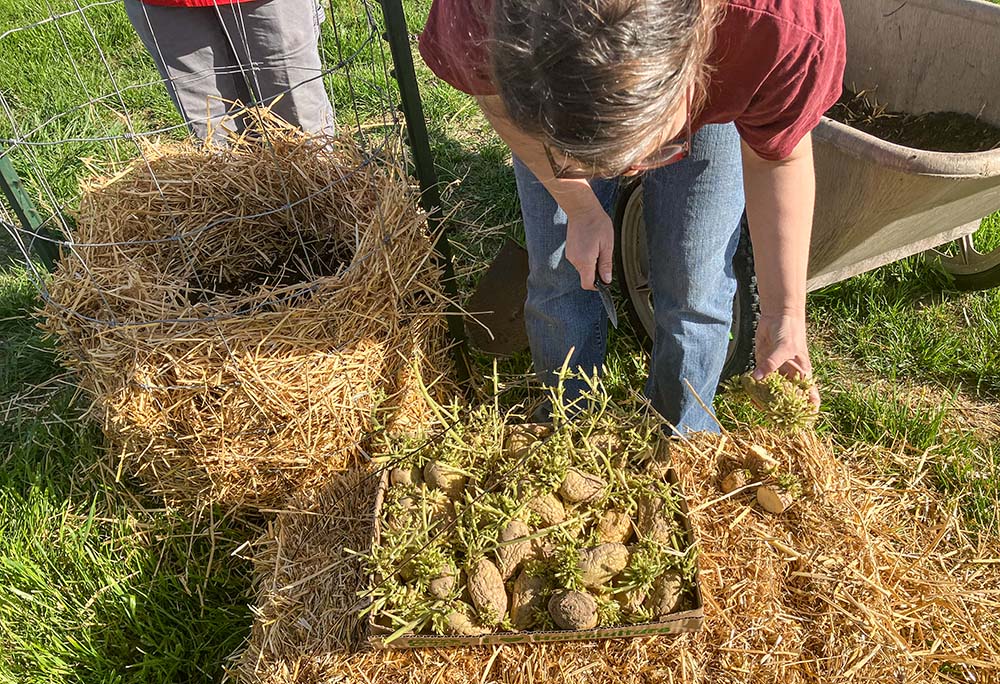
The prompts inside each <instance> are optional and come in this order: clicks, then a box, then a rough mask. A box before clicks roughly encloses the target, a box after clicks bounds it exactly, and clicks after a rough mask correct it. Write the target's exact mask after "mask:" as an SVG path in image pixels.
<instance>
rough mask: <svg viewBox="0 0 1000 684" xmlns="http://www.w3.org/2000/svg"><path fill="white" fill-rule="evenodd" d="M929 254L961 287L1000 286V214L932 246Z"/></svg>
mask: <svg viewBox="0 0 1000 684" xmlns="http://www.w3.org/2000/svg"><path fill="white" fill-rule="evenodd" d="M986 223H989V224H990V225H985V224H986ZM930 256H931V257H932V258H934V259H937V261H938V262H939V263H940V264H941V267H942V268H943V269H944V270H945V271H946V272H947V273H948V274H949V275H951V277H952V280H953V281H954V283H955V287H957V288H958V289H960V290H989V289H991V288H994V287H997V286H1000V218H994V219H993V220H990V219H987V221H986V222H984V225H983V227H981V228H979V229H978V230H976V231H975V232H972V233H970V234H969V235H966V236H965V237H963V238H961V239H959V240H955V241H953V242H949V243H948V244H947V245H942V246H941V247H938V248H936V249H934V250H931V252H930Z"/></svg>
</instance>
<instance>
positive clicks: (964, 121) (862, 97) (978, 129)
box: [826, 88, 1000, 152]
mask: <svg viewBox="0 0 1000 684" xmlns="http://www.w3.org/2000/svg"><path fill="white" fill-rule="evenodd" d="M826 115H827V116H828V117H830V118H831V119H833V120H835V121H839V122H841V123H844V124H847V125H848V126H850V127H851V128H856V129H858V130H859V131H863V132H865V133H868V134H870V135H874V136H875V137H877V138H881V139H882V140H885V141H888V142H891V143H895V144H897V145H903V146H904V147H913V148H916V149H919V150H928V151H930V152H986V151H988V150H993V149H997V148H1000V128H998V127H997V126H993V125H991V124H988V123H986V122H985V121H982V120H980V119H978V118H976V117H974V116H971V115H969V114H961V113H958V112H928V113H926V114H907V113H905V112H896V111H892V110H890V109H888V107H887V105H885V104H879V103H878V101H877V100H876V99H875V94H874V92H872V91H861V92H858V93H855V92H853V91H851V90H848V89H847V88H845V89H844V94H843V95H842V96H841V97H840V100H838V101H837V104H835V105H834V106H833V107H831V108H830V110H829V111H828V112H827V113H826Z"/></svg>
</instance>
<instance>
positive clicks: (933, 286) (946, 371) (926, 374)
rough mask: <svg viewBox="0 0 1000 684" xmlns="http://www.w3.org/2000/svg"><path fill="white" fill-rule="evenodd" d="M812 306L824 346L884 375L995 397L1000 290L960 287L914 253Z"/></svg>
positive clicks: (818, 295) (999, 388)
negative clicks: (930, 382) (932, 382)
mask: <svg viewBox="0 0 1000 684" xmlns="http://www.w3.org/2000/svg"><path fill="white" fill-rule="evenodd" d="M809 303H810V311H811V316H812V319H813V321H814V322H821V328H823V329H824V331H825V332H826V333H827V334H826V336H825V337H826V338H829V339H825V340H824V344H829V346H830V347H831V349H832V350H833V351H835V352H836V353H839V354H842V355H846V356H848V357H850V358H852V359H854V360H855V361H856V362H857V363H858V364H859V365H860V366H862V367H864V368H866V369H868V370H871V371H873V372H876V373H878V374H879V375H880V376H881V377H885V378H890V379H891V378H902V377H911V378H914V379H918V378H919V379H923V380H928V379H934V380H938V381H940V382H942V383H944V384H946V385H948V386H950V387H955V386H961V387H962V388H963V389H964V390H966V391H970V392H972V393H973V394H975V395H977V396H979V397H983V398H988V399H995V398H996V397H997V396H998V395H1000V355H998V354H997V352H996V339H997V335H998V333H1000V328H998V326H1000V290H992V291H985V292H974V293H967V292H958V291H956V290H954V289H952V287H951V284H950V281H949V279H948V277H947V276H946V275H945V274H943V273H941V272H940V271H939V270H938V269H937V268H936V267H935V266H933V265H931V264H928V263H926V262H925V261H924V260H923V259H921V258H916V257H914V258H910V259H906V260H903V261H900V262H896V263H893V264H889V265H887V266H883V267H882V268H880V269H877V270H875V271H872V272H870V273H866V274H863V275H860V276H855V277H854V278H851V279H849V280H846V281H843V282H841V283H837V284H835V285H831V286H830V287H827V288H824V289H822V290H819V291H817V292H814V293H812V294H811V295H810V297H809Z"/></svg>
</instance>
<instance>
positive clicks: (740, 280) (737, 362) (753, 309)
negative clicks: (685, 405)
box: [614, 181, 760, 382]
mask: <svg viewBox="0 0 1000 684" xmlns="http://www.w3.org/2000/svg"><path fill="white" fill-rule="evenodd" d="M640 187H641V185H640V183H639V182H635V181H633V182H629V183H628V184H626V185H623V186H622V188H621V189H620V192H619V195H618V199H617V201H616V203H615V211H614V221H615V281H616V282H617V283H618V290H619V294H620V295H621V297H620V300H621V301H623V302H624V303H625V310H626V312H627V314H628V318H629V321H630V322H631V324H632V327H633V328H634V329H635V331H636V334H637V335H638V336H639V338H640V339H641V341H642V343H643V345H644V346H645V347H646V348H647V349H650V348H651V347H652V340H653V330H651V329H649V328H647V326H646V323H644V321H643V317H642V316H640V315H639V313H638V311H637V307H638V306H646V307H649V308H650V310H651V308H652V303H651V302H649V301H648V298H647V299H646V301H645V302H642V301H640V302H636V301H635V300H634V299H633V297H632V293H631V291H630V289H629V282H628V280H627V277H628V276H627V273H626V268H625V266H624V263H625V260H626V259H627V258H629V254H627V253H626V251H624V250H631V249H632V246H633V245H635V244H636V243H635V241H634V240H632V239H623V236H624V237H627V238H628V237H630V236H629V231H630V230H634V229H636V226H635V225H630V226H626V225H624V222H625V220H626V216H630V215H631V218H630V219H629V220H630V221H631V222H634V221H637V220H640V219H637V218H636V214H638V216H640V217H641V215H642V212H641V211H638V212H637V211H636V209H635V207H632V211H629V209H630V207H629V203H630V202H633V201H641V199H640V198H641V194H640V195H636V190H638V189H639V188H640ZM644 235H645V228H644V227H643V236H644ZM647 268H648V266H647ZM733 270H734V272H735V275H736V295H735V297H734V298H733V327H732V330H731V332H730V343H729V349H728V351H727V354H726V362H725V365H724V366H723V368H722V376H721V377H720V382H723V381H725V380H728V379H729V378H731V377H733V376H735V375H739V374H740V373H745V372H746V371H748V370H750V369H751V368H753V365H754V337H755V335H756V332H757V320H758V318H759V317H760V306H759V302H758V298H757V276H756V275H755V273H754V263H753V247H752V245H751V244H750V232H749V230H748V229H747V222H746V216H745V215H744V217H743V221H742V228H741V235H740V244H739V247H738V248H737V249H736V254H735V256H734V257H733ZM647 320H648V317H647Z"/></svg>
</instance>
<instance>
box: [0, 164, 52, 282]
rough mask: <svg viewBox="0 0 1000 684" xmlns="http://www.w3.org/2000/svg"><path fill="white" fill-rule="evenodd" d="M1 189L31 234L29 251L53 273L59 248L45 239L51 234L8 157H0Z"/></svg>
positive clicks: (22, 224)
mask: <svg viewBox="0 0 1000 684" xmlns="http://www.w3.org/2000/svg"><path fill="white" fill-rule="evenodd" d="M0 189H2V190H3V194H4V196H5V197H6V198H7V201H8V202H9V203H10V206H11V208H12V209H13V210H14V214H15V215H17V218H18V220H19V221H20V222H21V226H22V227H23V228H24V230H25V231H27V232H28V233H30V235H29V236H28V237H29V238H30V239H29V242H28V248H29V250H32V251H34V252H35V253H36V254H37V255H38V258H39V259H41V260H42V263H43V264H45V267H46V268H47V269H49V270H50V271H51V270H52V268H53V267H54V266H55V263H56V259H58V258H59V248H58V247H57V246H56V243H55V242H53V241H51V240H46V239H45V236H48V235H49V233H48V231H46V230H45V229H44V228H43V227H42V218H41V216H39V215H38V211H37V210H36V209H35V203H34V202H32V201H31V197H29V196H28V193H27V191H25V189H24V185H23V184H22V183H21V178H20V176H18V175H17V171H15V170H14V166H13V164H11V163H10V159H8V158H7V157H0ZM39 236H41V237H39Z"/></svg>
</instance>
